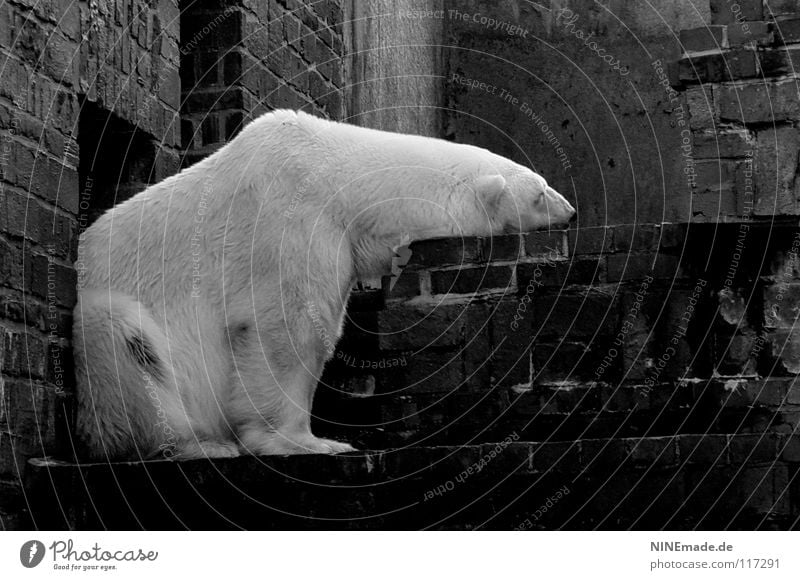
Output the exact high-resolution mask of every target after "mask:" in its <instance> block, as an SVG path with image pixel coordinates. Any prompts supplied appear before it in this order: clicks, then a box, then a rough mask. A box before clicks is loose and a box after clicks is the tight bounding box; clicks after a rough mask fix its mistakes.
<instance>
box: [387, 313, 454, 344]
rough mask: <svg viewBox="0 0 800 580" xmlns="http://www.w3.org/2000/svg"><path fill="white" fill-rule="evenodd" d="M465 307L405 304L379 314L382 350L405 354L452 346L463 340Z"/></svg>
mask: <svg viewBox="0 0 800 580" xmlns="http://www.w3.org/2000/svg"><path fill="white" fill-rule="evenodd" d="M463 310H464V306H463V305H456V304H448V305H442V304H439V305H437V306H435V307H430V308H426V307H422V306H410V305H403V306H397V307H389V308H386V309H385V310H381V311H380V312H379V313H378V332H379V333H380V335H379V339H378V344H379V347H380V349H381V350H391V351H405V350H413V349H419V348H426V347H430V346H436V347H439V346H453V345H455V344H460V343H461V342H462V341H463V338H464V325H465V317H464V316H463Z"/></svg>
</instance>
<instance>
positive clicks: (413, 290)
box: [382, 269, 421, 300]
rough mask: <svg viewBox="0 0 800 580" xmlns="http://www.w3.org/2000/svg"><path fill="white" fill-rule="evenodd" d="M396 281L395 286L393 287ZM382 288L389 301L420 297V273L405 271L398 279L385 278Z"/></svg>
mask: <svg viewBox="0 0 800 580" xmlns="http://www.w3.org/2000/svg"><path fill="white" fill-rule="evenodd" d="M392 280H394V286H392V285H391V284H392ZM382 287H383V291H384V293H385V297H386V299H387V300H389V299H396V298H413V297H414V296H419V295H420V293H421V292H420V279H419V273H418V272H416V271H414V270H410V269H409V270H403V272H402V273H401V274H400V276H399V277H397V278H394V279H393V278H392V277H391V276H384V277H383V279H382Z"/></svg>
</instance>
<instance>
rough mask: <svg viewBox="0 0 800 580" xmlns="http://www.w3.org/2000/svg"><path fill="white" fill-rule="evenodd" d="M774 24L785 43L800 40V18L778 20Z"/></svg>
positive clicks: (779, 36)
mask: <svg viewBox="0 0 800 580" xmlns="http://www.w3.org/2000/svg"><path fill="white" fill-rule="evenodd" d="M774 26H775V32H776V33H777V36H778V38H779V39H780V41H781V42H783V43H784V44H790V43H792V42H799V41H800V18H798V17H795V18H787V19H781V20H777V21H776V22H775V24H774Z"/></svg>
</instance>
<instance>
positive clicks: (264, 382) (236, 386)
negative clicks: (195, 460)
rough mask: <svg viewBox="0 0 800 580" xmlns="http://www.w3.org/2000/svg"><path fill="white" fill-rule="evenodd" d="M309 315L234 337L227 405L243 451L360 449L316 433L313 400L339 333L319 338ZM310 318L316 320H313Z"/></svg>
mask: <svg viewBox="0 0 800 580" xmlns="http://www.w3.org/2000/svg"><path fill="white" fill-rule="evenodd" d="M307 318H308V317H307V314H304V313H302V312H297V316H288V314H287V321H288V323H287V324H286V325H284V324H283V323H282V322H281V324H279V325H276V324H275V323H274V322H273V323H272V325H264V326H260V327H259V330H258V331H256V329H255V328H254V325H253V326H250V327H248V328H246V329H244V330H240V332H239V334H238V335H237V336H236V337H235V338H234V340H233V341H232V346H233V363H234V364H233V377H232V391H231V395H230V399H229V401H228V405H227V412H226V414H227V415H228V418H229V422H230V423H231V424H232V425H233V426H234V427H235V428H236V431H237V433H238V437H239V445H240V448H241V450H242V452H243V453H249V454H252V455H287V454H300V453H326V454H330V453H343V452H347V451H355V449H354V448H353V447H352V446H350V445H348V444H347V443H341V442H338V441H333V440H330V439H322V438H319V437H315V436H314V435H313V434H312V433H311V404H312V402H313V399H314V391H315V390H316V386H317V382H318V381H319V378H320V376H321V374H322V369H323V366H324V364H325V360H326V359H327V358H328V356H329V351H330V348H327V347H326V343H327V344H332V341H334V340H335V337H331V338H330V341H324V340H321V339H320V336H319V335H320V332H319V330H318V329H315V328H314V325H313V321H309V320H307ZM309 322H311V323H309Z"/></svg>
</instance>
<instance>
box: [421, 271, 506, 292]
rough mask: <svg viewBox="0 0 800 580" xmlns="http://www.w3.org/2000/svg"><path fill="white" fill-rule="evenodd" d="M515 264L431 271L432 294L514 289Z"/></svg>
mask: <svg viewBox="0 0 800 580" xmlns="http://www.w3.org/2000/svg"><path fill="white" fill-rule="evenodd" d="M513 275H514V266H486V267H477V268H460V269H457V270H438V271H433V272H431V293H432V294H468V293H472V292H478V291H480V290H492V289H494V290H506V291H509V292H511V291H513V290H514V289H513Z"/></svg>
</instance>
